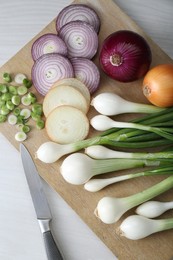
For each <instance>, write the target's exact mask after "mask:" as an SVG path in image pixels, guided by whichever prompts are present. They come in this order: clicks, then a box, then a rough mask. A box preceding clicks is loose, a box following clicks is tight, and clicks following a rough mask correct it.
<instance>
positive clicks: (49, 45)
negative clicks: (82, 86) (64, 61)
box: [31, 33, 67, 61]
mask: <svg viewBox="0 0 173 260" xmlns="http://www.w3.org/2000/svg"><path fill="white" fill-rule="evenodd" d="M46 53H59V54H62V55H64V56H67V46H66V44H65V43H64V41H63V40H62V39H61V38H60V37H59V36H58V35H56V34H53V33H47V34H44V35H42V36H40V37H39V38H38V39H37V40H36V41H35V42H34V43H33V45H32V48H31V55H32V58H33V60H34V61H36V60H37V59H38V58H39V57H40V56H42V55H43V54H46Z"/></svg>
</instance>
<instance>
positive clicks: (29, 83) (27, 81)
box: [23, 78, 32, 88]
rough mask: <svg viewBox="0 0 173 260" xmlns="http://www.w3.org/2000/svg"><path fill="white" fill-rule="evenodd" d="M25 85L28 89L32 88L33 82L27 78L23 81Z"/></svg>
mask: <svg viewBox="0 0 173 260" xmlns="http://www.w3.org/2000/svg"><path fill="white" fill-rule="evenodd" d="M23 85H24V86H25V87H27V88H30V87H31V86H32V81H31V80H29V79H27V78H25V79H23Z"/></svg>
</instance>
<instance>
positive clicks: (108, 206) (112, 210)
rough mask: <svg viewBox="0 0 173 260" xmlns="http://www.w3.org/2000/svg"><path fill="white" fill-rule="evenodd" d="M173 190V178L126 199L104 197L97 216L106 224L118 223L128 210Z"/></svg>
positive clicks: (98, 205) (98, 207) (100, 202)
mask: <svg viewBox="0 0 173 260" xmlns="http://www.w3.org/2000/svg"><path fill="white" fill-rule="evenodd" d="M171 188H173V176H170V177H168V178H166V179H164V180H163V181H161V182H159V183H157V184H155V185H153V186H151V187H150V188H148V189H146V190H143V191H142V192H139V193H136V194H133V195H130V196H128V197H124V198H115V197H103V198H102V199H101V200H100V201H99V202H98V204H97V207H96V210H95V214H96V215H97V217H98V218H100V220H101V221H102V222H104V223H106V224H112V223H115V222H116V221H118V220H119V219H120V218H121V216H122V215H123V214H124V213H125V212H126V211H128V210H130V209H132V208H133V207H136V206H138V205H140V204H142V203H143V202H145V201H148V200H150V199H152V198H154V197H156V196H158V195H160V194H162V193H164V192H165V191H167V190H170V189H171Z"/></svg>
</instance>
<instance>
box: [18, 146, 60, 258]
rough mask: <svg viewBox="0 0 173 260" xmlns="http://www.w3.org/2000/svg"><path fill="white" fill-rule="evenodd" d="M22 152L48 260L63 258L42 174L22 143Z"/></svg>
mask: <svg viewBox="0 0 173 260" xmlns="http://www.w3.org/2000/svg"><path fill="white" fill-rule="evenodd" d="M20 153H21V159H22V164H23V168H24V172H25V176H26V180H27V183H28V186H29V190H30V193H31V198H32V201H33V205H34V208H35V212H36V216H37V220H38V223H39V226H40V229H41V232H42V235H43V240H44V245H45V249H46V254H47V258H48V260H63V259H64V258H63V256H62V253H61V252H60V250H59V248H58V246H57V244H56V243H55V240H54V238H53V235H52V232H51V228H50V221H51V220H52V216H51V212H50V209H49V206H48V202H47V199H46V195H45V193H44V191H43V186H42V183H41V178H40V175H39V173H38V171H37V168H36V166H35V164H34V161H33V159H32V157H31V155H30V153H29V151H28V150H27V148H26V147H25V146H24V145H23V144H20Z"/></svg>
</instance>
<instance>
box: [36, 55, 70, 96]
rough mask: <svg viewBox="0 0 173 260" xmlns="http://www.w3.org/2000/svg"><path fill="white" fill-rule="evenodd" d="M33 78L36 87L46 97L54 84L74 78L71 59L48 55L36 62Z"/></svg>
mask: <svg viewBox="0 0 173 260" xmlns="http://www.w3.org/2000/svg"><path fill="white" fill-rule="evenodd" d="M31 77H32V82H33V85H34V87H35V88H36V89H37V91H38V92H39V93H40V94H41V95H43V96H45V95H46V93H47V92H48V90H49V89H50V88H51V86H52V85H53V83H55V82H56V81H57V80H59V79H63V78H73V77H74V71H73V66H72V64H71V62H70V61H69V59H67V58H66V57H64V56H62V55H60V54H58V53H48V54H44V55H42V56H41V57H40V58H38V59H37V60H36V62H35V63H34V65H33V67H32V71H31Z"/></svg>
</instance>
